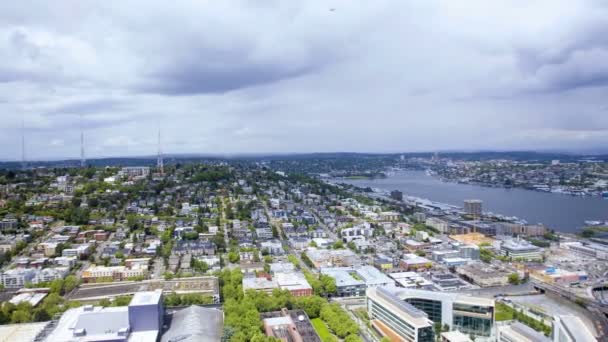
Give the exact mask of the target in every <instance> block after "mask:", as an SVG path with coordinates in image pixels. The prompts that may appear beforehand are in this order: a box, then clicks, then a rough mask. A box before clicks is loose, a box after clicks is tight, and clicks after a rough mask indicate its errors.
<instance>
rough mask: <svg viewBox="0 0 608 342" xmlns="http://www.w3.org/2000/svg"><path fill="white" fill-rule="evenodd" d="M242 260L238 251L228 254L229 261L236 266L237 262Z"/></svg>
mask: <svg viewBox="0 0 608 342" xmlns="http://www.w3.org/2000/svg"><path fill="white" fill-rule="evenodd" d="M239 260H240V256H239V253H238V252H236V251H231V252H229V253H228V261H230V262H231V263H233V264H236V263H237V262H239Z"/></svg>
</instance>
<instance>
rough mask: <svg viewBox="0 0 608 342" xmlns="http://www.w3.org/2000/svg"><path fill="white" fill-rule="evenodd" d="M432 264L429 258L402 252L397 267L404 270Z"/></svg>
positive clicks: (429, 266)
mask: <svg viewBox="0 0 608 342" xmlns="http://www.w3.org/2000/svg"><path fill="white" fill-rule="evenodd" d="M432 266H433V262H432V261H431V260H429V259H427V258H425V257H421V256H418V255H416V254H413V253H409V254H404V255H403V257H402V258H401V261H400V262H399V267H400V268H401V269H404V270H418V269H422V268H427V269H428V268H431V267H432Z"/></svg>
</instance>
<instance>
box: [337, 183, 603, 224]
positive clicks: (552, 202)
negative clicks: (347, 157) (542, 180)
mask: <svg viewBox="0 0 608 342" xmlns="http://www.w3.org/2000/svg"><path fill="white" fill-rule="evenodd" d="M338 182H342V183H348V184H353V185H356V186H359V187H372V188H378V189H381V190H387V191H391V190H400V191H402V192H403V194H404V196H406V195H407V196H415V197H420V198H426V199H429V200H432V201H436V202H442V203H447V204H452V205H457V206H462V205H463V201H464V200H465V199H480V200H482V201H483V208H484V211H491V212H493V213H495V214H502V215H506V216H517V217H519V218H520V219H524V220H526V221H528V222H529V223H530V224H534V223H543V224H545V225H547V226H548V227H549V228H551V229H555V230H556V231H561V232H567V233H573V232H576V231H577V230H578V229H579V228H580V227H582V226H583V225H584V223H583V222H584V221H586V220H601V221H606V220H608V200H606V199H603V198H599V197H578V196H569V195H560V194H552V193H545V192H538V191H530V190H524V189H505V188H491V187H484V186H479V185H470V184H458V183H451V182H443V181H441V180H439V179H437V178H434V177H432V176H429V175H427V174H426V173H425V172H423V171H400V172H397V173H395V174H394V175H391V176H389V177H388V178H384V179H360V180H359V179H357V180H353V179H350V180H349V179H340V180H339V181H338Z"/></svg>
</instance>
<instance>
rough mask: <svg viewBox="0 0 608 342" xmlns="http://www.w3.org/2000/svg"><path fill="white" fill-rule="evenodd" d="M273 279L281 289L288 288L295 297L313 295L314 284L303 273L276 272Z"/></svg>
mask: <svg viewBox="0 0 608 342" xmlns="http://www.w3.org/2000/svg"><path fill="white" fill-rule="evenodd" d="M273 279H274V280H275V281H276V283H277V285H278V287H279V288H280V289H281V290H288V291H289V292H290V293H291V295H292V296H294V297H305V296H312V294H313V291H312V286H310V284H309V283H308V281H306V278H305V277H304V275H303V274H302V273H299V272H297V273H296V272H293V273H275V274H274V277H273Z"/></svg>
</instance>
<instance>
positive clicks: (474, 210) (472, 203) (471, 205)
mask: <svg viewBox="0 0 608 342" xmlns="http://www.w3.org/2000/svg"><path fill="white" fill-rule="evenodd" d="M482 204H483V202H482V201H481V200H476V199H471V200H465V201H464V212H465V214H467V215H471V216H474V217H481V213H482Z"/></svg>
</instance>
